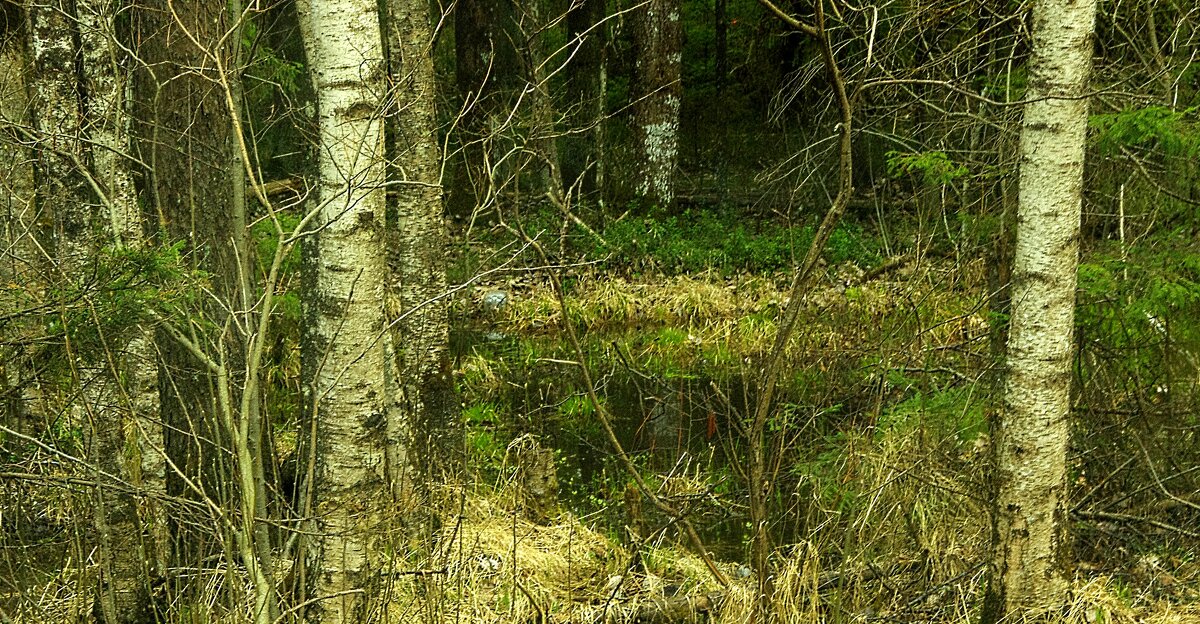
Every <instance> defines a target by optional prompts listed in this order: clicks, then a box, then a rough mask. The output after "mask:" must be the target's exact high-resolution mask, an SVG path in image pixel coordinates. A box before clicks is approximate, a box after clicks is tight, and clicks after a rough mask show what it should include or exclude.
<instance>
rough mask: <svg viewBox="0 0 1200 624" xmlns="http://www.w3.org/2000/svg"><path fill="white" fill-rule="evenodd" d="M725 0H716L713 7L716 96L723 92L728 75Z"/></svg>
mask: <svg viewBox="0 0 1200 624" xmlns="http://www.w3.org/2000/svg"><path fill="white" fill-rule="evenodd" d="M726 4H727V0H716V6H715V7H714V19H715V23H714V24H713V26H714V30H715V32H714V36H715V38H716V40H717V41H716V52H715V54H714V61H715V62H714V68H713V69H714V71H715V73H716V83H717V97H718V99H719V98H720V97H721V96H722V95H724V94H725V79H726V77H727V76H728V75H729V14H728V12H727V11H726V9H727V6H726Z"/></svg>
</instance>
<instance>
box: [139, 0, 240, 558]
mask: <svg viewBox="0 0 1200 624" xmlns="http://www.w3.org/2000/svg"><path fill="white" fill-rule="evenodd" d="M227 11H228V7H227V4H226V3H225V2H217V1H213V0H188V1H186V2H170V1H169V0H147V2H144V3H140V4H138V5H137V7H136V10H135V11H134V14H133V15H134V20H135V26H134V28H135V32H136V36H138V37H139V41H140V42H141V45H140V46H138V48H137V49H138V52H139V53H140V59H139V60H140V61H141V63H140V64H141V65H142V67H141V69H140V71H139V72H138V75H137V85H136V89H135V91H136V93H137V94H138V99H139V101H138V112H137V114H136V115H135V117H136V120H137V123H138V127H137V128H136V134H137V137H138V146H139V157H140V160H141V161H142V162H144V163H146V164H147V165H148V169H147V171H146V172H145V188H144V189H143V190H144V193H145V195H146V204H147V205H148V210H150V211H151V212H152V214H154V215H155V216H157V220H158V225H159V235H160V236H161V237H162V238H163V242H164V243H174V242H177V241H182V242H184V243H185V251H186V252H187V253H188V258H189V259H190V261H191V263H192V264H193V266H194V267H195V268H197V269H200V270H203V271H205V272H207V273H208V274H210V275H211V276H212V278H211V279H212V293H211V296H210V297H205V298H203V299H202V300H201V301H200V302H199V303H198V304H197V308H196V309H195V310H192V311H190V312H189V314H190V315H191V316H192V317H193V318H194V319H202V320H200V321H199V322H194V321H193V322H192V325H191V326H189V327H186V328H185V330H184V331H185V332H186V333H188V334H189V337H190V338H192V339H193V340H195V341H196V342H197V343H198V345H199V346H200V347H201V348H202V349H204V350H205V351H206V352H207V353H208V354H209V355H211V356H212V358H213V359H215V360H218V361H221V362H223V363H224V365H225V367H226V368H227V370H230V371H237V370H239V369H240V365H241V363H242V362H243V361H244V356H243V353H242V348H241V340H240V336H237V335H234V331H233V330H228V331H227V330H225V329H224V328H226V327H234V328H236V325H233V324H231V323H230V321H231V312H234V311H240V310H243V309H244V308H245V305H246V301H245V293H246V290H247V288H246V283H245V280H246V278H247V277H248V267H249V266H250V265H249V262H250V257H249V255H248V253H247V252H248V246H247V244H246V225H245V224H246V219H245V204H244V192H243V190H242V171H241V163H240V161H239V160H237V159H236V158H235V157H234V152H233V146H234V139H235V137H234V136H233V133H232V129H233V128H232V123H231V119H232V118H231V114H230V110H229V106H228V105H227V102H226V97H225V93H224V92H223V90H222V89H221V86H220V85H221V80H220V78H219V76H218V75H217V70H216V67H215V66H214V63H213V59H212V56H211V55H222V57H223V58H224V59H226V60H225V63H226V64H228V59H229V58H231V57H232V53H231V50H230V48H231V46H232V45H234V43H237V44H238V45H240V42H238V41H236V38H223V36H224V35H225V32H226V29H227V26H228V23H229V20H228V12H227ZM193 37H194V38H195V40H194V41H193V39H192V38H193ZM231 40H232V41H231ZM222 43H223V45H222ZM155 342H156V346H157V351H158V353H159V354H160V361H159V397H160V402H161V406H160V412H161V415H162V420H163V423H164V426H165V431H166V434H165V446H166V449H167V454H168V455H169V456H170V457H171V459H172V463H173V464H174V465H175V466H177V467H178V468H179V470H180V471H181V472H182V474H177V473H176V472H175V471H170V472H169V473H168V475H167V489H168V491H169V492H170V493H171V494H172V495H176V496H186V497H192V498H195V497H198V496H200V494H198V493H196V492H194V491H192V490H191V489H190V487H189V486H188V485H187V484H188V483H191V484H193V485H195V486H197V487H199V488H201V489H202V490H203V496H204V497H207V498H209V499H211V500H213V501H219V502H220V504H221V505H222V506H223V507H225V508H227V509H234V508H235V507H236V506H235V505H234V504H233V502H232V501H233V500H234V497H235V496H236V491H235V488H234V487H233V485H232V484H234V483H236V482H237V481H236V479H234V477H233V475H232V474H231V472H230V470H231V467H230V465H229V462H228V461H226V458H227V457H228V456H229V453H228V451H227V450H226V449H227V441H226V433H225V431H224V430H225V427H224V425H223V424H222V422H221V411H220V409H219V406H218V400H217V397H218V396H221V393H220V392H219V391H218V387H217V379H216V376H215V375H214V374H213V373H212V371H211V370H209V368H208V367H206V366H205V365H203V364H202V363H201V362H200V361H199V360H198V359H197V357H196V356H195V354H193V353H192V352H191V351H190V350H189V349H188V348H186V347H185V346H184V345H182V344H180V343H179V341H178V340H177V339H176V338H175V337H174V336H172V335H170V334H169V333H168V332H165V331H160V332H159V333H158V335H157V336H156V338H155ZM230 383H231V387H232V390H233V391H234V392H236V391H237V389H238V388H240V385H241V379H240V377H239V376H237V375H233V376H232V378H231V381H230ZM231 400H232V401H233V402H234V404H237V403H238V400H239V397H237V396H236V395H235V396H234V397H232V398H231ZM185 524H187V523H185V522H182V521H180V522H178V524H177V526H176V527H175V529H176V531H175V533H176V535H175V539H176V543H175V545H174V546H175V548H174V550H175V556H176V558H177V559H178V560H179V562H180V563H181V564H184V565H196V563H197V561H198V560H199V559H200V558H203V557H205V556H207V555H209V554H211V548H212V546H211V542H209V541H208V540H207V539H205V538H204V537H203V536H202V535H201V533H200V532H199V531H197V530H196V529H189V530H187V531H182V530H179V529H182V528H183V526H184V525H185ZM193 526H195V525H193ZM200 526H202V525H200Z"/></svg>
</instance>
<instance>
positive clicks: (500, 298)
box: [480, 290, 508, 314]
mask: <svg viewBox="0 0 1200 624" xmlns="http://www.w3.org/2000/svg"><path fill="white" fill-rule="evenodd" d="M480 303H481V304H482V305H483V311H484V312H487V313H488V314H496V313H497V312H499V311H500V310H502V309H504V306H506V305H508V293H506V292H504V291H503V290H489V291H487V292H485V293H483V299H481V300H480Z"/></svg>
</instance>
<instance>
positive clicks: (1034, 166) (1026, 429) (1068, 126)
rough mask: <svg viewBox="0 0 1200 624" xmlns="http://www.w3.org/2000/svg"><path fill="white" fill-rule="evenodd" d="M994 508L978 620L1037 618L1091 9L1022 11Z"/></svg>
mask: <svg viewBox="0 0 1200 624" xmlns="http://www.w3.org/2000/svg"><path fill="white" fill-rule="evenodd" d="M1033 18H1034V21H1033V58H1032V60H1031V65H1030V73H1029V91H1028V93H1027V95H1026V97H1027V98H1028V99H1029V100H1030V103H1029V104H1027V105H1026V106H1025V118H1024V122H1023V124H1022V130H1021V164H1020V168H1021V170H1020V200H1019V202H1020V203H1019V207H1018V212H1017V240H1016V249H1015V257H1014V269H1013V285H1012V317H1011V328H1010V333H1009V340H1008V369H1007V378H1006V383H1005V389H1004V411H1003V414H1002V415H1001V417H1000V419H999V422H998V426H997V427H996V432H995V434H996V435H995V439H994V441H993V444H994V452H995V457H996V467H997V474H996V479H997V499H996V507H995V512H994V538H995V546H994V550H993V553H992V562H991V564H992V568H991V583H992V584H991V587H990V588H989V593H988V598H987V599H986V602H985V605H984V621H995V620H998V619H1000V617H1003V616H1004V615H1014V616H1015V615H1021V616H1035V617H1036V616H1039V615H1043V614H1047V613H1049V612H1051V611H1054V610H1056V609H1059V608H1061V607H1062V606H1063V605H1064V603H1065V600H1066V597H1067V589H1068V581H1067V576H1066V570H1065V564H1066V559H1067V557H1068V555H1069V552H1070V543H1069V541H1068V535H1067V531H1066V530H1067V522H1068V517H1067V514H1068V511H1067V507H1066V501H1067V479H1066V457H1067V444H1068V440H1069V437H1070V421H1069V415H1070V390H1071V358H1072V352H1073V341H1072V335H1073V327H1074V313H1075V282H1076V271H1077V268H1078V263H1079V219H1080V204H1081V201H1082V188H1083V161H1084V140H1085V138H1086V133H1087V110H1088V108H1087V98H1086V97H1085V96H1084V94H1085V92H1086V90H1087V88H1088V79H1089V75H1090V72H1091V56H1092V33H1093V25H1094V22H1095V2H1094V0H1039V1H1038V2H1035V3H1034V9H1033Z"/></svg>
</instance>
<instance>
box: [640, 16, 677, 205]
mask: <svg viewBox="0 0 1200 624" xmlns="http://www.w3.org/2000/svg"><path fill="white" fill-rule="evenodd" d="M679 10H680V4H679V0H649V2H648V3H647V5H646V8H645V9H643V10H641V11H639V12H638V14H637V16H636V17H635V22H636V25H635V28H636V29H635V31H634V36H635V37H636V39H637V72H636V73H637V84H638V88H637V91H636V93H637V96H638V100H637V103H636V105H635V106H634V124H635V125H636V126H637V128H636V132H637V144H638V160H639V162H638V165H639V166H638V167H637V168H636V170H635V175H636V176H637V189H636V190H637V192H638V194H639V195H641V196H642V197H643V198H644V199H645V201H647V202H651V203H654V204H657V205H659V206H662V207H669V206H670V205H671V203H672V202H673V201H674V198H675V168H676V166H677V165H678V162H679V109H680V105H681V102H682V100H681V98H682V96H683V86H682V84H681V83H680V77H681V75H682V71H683V55H682V51H681V46H682V29H681V26H680V22H679Z"/></svg>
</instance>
